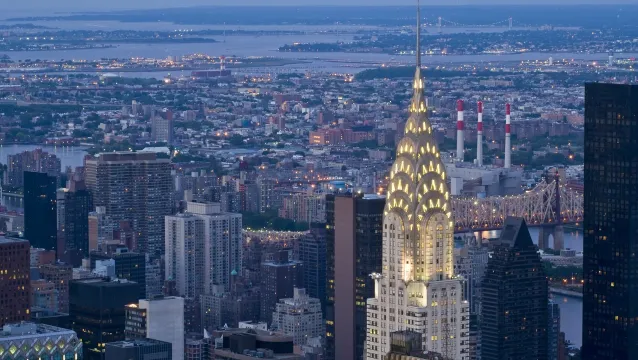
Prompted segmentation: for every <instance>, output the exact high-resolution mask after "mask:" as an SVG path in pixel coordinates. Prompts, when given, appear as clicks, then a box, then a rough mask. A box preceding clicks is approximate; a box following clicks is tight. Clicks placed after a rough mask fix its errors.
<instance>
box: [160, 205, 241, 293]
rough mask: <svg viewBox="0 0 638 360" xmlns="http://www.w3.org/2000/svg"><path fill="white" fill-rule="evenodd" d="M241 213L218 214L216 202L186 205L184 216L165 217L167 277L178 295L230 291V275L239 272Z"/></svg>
mask: <svg viewBox="0 0 638 360" xmlns="http://www.w3.org/2000/svg"><path fill="white" fill-rule="evenodd" d="M241 219H242V218H241V214H235V213H224V212H221V209H220V205H219V203H208V204H204V203H194V202H189V203H188V204H187V209H186V212H185V213H183V214H177V215H171V216H166V234H165V235H166V240H165V242H166V261H165V269H166V278H167V279H173V280H175V282H176V285H177V291H178V293H179V295H180V296H183V297H185V298H197V297H198V296H199V295H202V294H211V293H212V288H213V286H214V285H221V286H223V289H224V291H229V290H230V287H231V286H230V285H231V283H230V280H231V273H232V272H233V271H235V272H239V271H241V269H242V226H241Z"/></svg>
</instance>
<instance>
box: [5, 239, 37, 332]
mask: <svg viewBox="0 0 638 360" xmlns="http://www.w3.org/2000/svg"><path fill="white" fill-rule="evenodd" d="M29 261H30V258H29V242H28V241H26V240H20V239H11V238H5V237H0V269H2V271H0V326H2V325H4V324H11V323H17V322H20V321H26V320H29V302H30V299H29V291H30V286H31V285H30V281H31V276H30V271H29V268H30V264H29Z"/></svg>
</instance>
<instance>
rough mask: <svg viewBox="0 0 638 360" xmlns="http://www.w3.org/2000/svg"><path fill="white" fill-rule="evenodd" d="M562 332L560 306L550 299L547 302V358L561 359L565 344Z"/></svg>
mask: <svg viewBox="0 0 638 360" xmlns="http://www.w3.org/2000/svg"><path fill="white" fill-rule="evenodd" d="M560 334H561V332H560V306H559V305H558V304H557V303H555V302H553V301H551V300H550V301H549V303H548V304H547V360H562V359H559V358H560V357H561V356H560V354H561V351H562V350H563V348H564V346H561V345H563V344H561V343H562V342H563V341H564V340H563V338H562V337H561V335H560Z"/></svg>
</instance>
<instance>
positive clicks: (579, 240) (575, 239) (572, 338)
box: [476, 227, 583, 347]
mask: <svg viewBox="0 0 638 360" xmlns="http://www.w3.org/2000/svg"><path fill="white" fill-rule="evenodd" d="M529 233H530V235H531V236H532V240H533V241H534V243H535V244H537V245H538V228H533V227H532V228H529ZM476 234H478V233H476ZM499 234H500V231H499V230H496V231H483V232H482V233H481V236H482V237H483V239H490V238H496V237H498V236H499ZM563 240H564V244H565V248H566V249H573V250H576V251H577V252H582V251H583V233H582V231H580V230H572V229H565V233H564V239H563ZM553 241H554V240H553V237H550V240H549V245H551V246H553V245H554V243H553ZM552 298H553V299H554V301H555V302H556V303H558V305H559V306H560V328H561V331H563V332H564V333H565V339H567V340H568V341H569V342H571V343H572V344H573V345H574V346H577V347H580V346H581V344H582V336H583V334H582V333H583V300H582V299H580V298H575V297H569V296H562V295H552Z"/></svg>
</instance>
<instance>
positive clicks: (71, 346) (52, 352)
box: [0, 322, 86, 360]
mask: <svg viewBox="0 0 638 360" xmlns="http://www.w3.org/2000/svg"><path fill="white" fill-rule="evenodd" d="M63 358H65V359H83V356H82V342H81V341H80V340H79V339H78V336H77V334H76V333H75V331H72V330H68V329H63V328H59V327H56V326H51V325H45V324H35V323H32V322H21V323H16V324H7V325H4V326H3V328H2V331H1V332H0V359H3V360H4V359H7V360H9V359H11V360H13V359H63ZM84 359H86V358H84Z"/></svg>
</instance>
